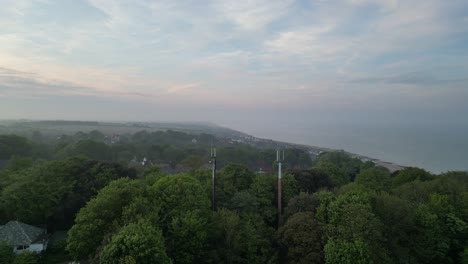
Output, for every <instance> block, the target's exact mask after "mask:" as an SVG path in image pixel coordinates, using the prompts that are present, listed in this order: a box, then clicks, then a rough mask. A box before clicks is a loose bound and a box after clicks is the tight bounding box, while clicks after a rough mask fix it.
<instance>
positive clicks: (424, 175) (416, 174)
mask: <svg viewBox="0 0 468 264" xmlns="http://www.w3.org/2000/svg"><path fill="white" fill-rule="evenodd" d="M431 179H432V175H431V174H430V173H429V172H427V171H425V170H423V169H420V168H413V167H410V168H405V169H403V170H401V171H399V172H398V173H397V175H396V176H395V177H393V179H392V181H393V183H392V184H393V187H397V186H400V185H402V184H404V183H407V182H411V181H415V180H419V181H427V180H431Z"/></svg>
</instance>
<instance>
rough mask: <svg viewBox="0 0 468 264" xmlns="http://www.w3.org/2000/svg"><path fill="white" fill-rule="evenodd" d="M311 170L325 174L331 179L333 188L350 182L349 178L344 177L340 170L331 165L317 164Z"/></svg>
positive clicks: (326, 163)
mask: <svg viewBox="0 0 468 264" xmlns="http://www.w3.org/2000/svg"><path fill="white" fill-rule="evenodd" d="M312 169H317V170H319V171H322V172H323V173H325V174H327V175H328V176H329V177H330V178H331V182H332V184H333V185H335V186H341V185H345V184H347V183H349V182H350V181H351V177H350V176H349V175H346V173H345V172H344V171H343V170H342V169H340V168H339V167H338V166H336V165H334V164H333V163H329V162H319V163H317V165H316V167H313V168H312Z"/></svg>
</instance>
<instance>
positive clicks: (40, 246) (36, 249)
mask: <svg viewBox="0 0 468 264" xmlns="http://www.w3.org/2000/svg"><path fill="white" fill-rule="evenodd" d="M19 248H20V247H18V246H16V247H14V249H13V251H14V252H15V253H18V254H19V253H21V252H23V251H31V252H37V253H39V252H41V251H43V250H46V249H47V242H46V243H44V244H42V243H39V244H31V245H29V247H28V248H26V249H19Z"/></svg>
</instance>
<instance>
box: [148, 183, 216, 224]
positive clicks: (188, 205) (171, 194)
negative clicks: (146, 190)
mask: <svg viewBox="0 0 468 264" xmlns="http://www.w3.org/2000/svg"><path fill="white" fill-rule="evenodd" d="M151 192H152V194H153V196H154V197H155V201H156V202H157V203H158V205H159V206H160V207H161V211H160V217H161V223H162V225H163V231H165V230H167V227H168V225H169V224H170V223H171V221H172V218H173V217H176V216H179V215H180V214H181V213H183V212H185V211H196V212H199V213H201V214H205V213H206V212H207V211H209V209H210V200H209V199H208V198H207V197H206V196H205V194H204V193H203V187H202V186H201V184H200V182H199V181H197V179H195V178H193V177H191V176H189V175H185V174H177V175H173V176H170V177H163V178H161V179H159V180H158V181H157V182H156V183H155V184H154V185H153V186H152V187H151Z"/></svg>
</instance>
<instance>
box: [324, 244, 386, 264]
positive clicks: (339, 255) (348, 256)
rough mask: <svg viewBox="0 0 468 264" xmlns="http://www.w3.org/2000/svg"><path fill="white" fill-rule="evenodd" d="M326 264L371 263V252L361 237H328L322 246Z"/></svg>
mask: <svg viewBox="0 0 468 264" xmlns="http://www.w3.org/2000/svg"><path fill="white" fill-rule="evenodd" d="M324 252H325V263H327V264H371V263H374V262H373V261H372V253H371V252H370V250H369V246H368V245H367V243H366V242H364V241H362V239H357V240H354V241H350V242H348V241H344V240H341V239H330V240H328V242H327V244H326V245H325V248H324ZM377 263H378V262H377Z"/></svg>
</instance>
